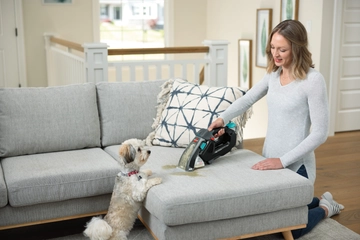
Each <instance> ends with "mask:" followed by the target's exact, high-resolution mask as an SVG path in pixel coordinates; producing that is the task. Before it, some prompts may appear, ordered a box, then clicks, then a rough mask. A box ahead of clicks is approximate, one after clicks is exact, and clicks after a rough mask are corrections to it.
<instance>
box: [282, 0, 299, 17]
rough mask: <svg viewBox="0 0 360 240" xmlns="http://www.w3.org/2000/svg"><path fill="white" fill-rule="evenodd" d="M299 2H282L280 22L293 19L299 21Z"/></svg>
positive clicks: (289, 0) (293, 0)
mask: <svg viewBox="0 0 360 240" xmlns="http://www.w3.org/2000/svg"><path fill="white" fill-rule="evenodd" d="M298 12H299V0H281V8H280V22H282V21H284V20H287V19H292V20H298Z"/></svg>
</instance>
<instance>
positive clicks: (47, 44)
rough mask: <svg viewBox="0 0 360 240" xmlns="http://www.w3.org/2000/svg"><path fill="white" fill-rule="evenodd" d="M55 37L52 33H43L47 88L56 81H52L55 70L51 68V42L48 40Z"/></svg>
mask: <svg viewBox="0 0 360 240" xmlns="http://www.w3.org/2000/svg"><path fill="white" fill-rule="evenodd" d="M53 36H55V34H53V33H44V40H45V59H46V74H47V84H48V86H52V85H53V84H54V83H55V82H56V79H54V77H53V76H54V72H55V71H56V69H55V68H54V67H53V62H52V58H51V52H50V47H51V41H50V38H51V37H53Z"/></svg>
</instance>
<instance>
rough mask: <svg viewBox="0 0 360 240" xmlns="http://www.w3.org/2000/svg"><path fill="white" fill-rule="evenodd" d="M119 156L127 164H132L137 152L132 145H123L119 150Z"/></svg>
mask: <svg viewBox="0 0 360 240" xmlns="http://www.w3.org/2000/svg"><path fill="white" fill-rule="evenodd" d="M119 155H120V156H122V157H123V158H124V159H125V161H126V163H131V162H133V161H134V159H135V155H136V150H135V148H134V147H133V146H132V145H131V144H122V145H121V146H120V149H119Z"/></svg>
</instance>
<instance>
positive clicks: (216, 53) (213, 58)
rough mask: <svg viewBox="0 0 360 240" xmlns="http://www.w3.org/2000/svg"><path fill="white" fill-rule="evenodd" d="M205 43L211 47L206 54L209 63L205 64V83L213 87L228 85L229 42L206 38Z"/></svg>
mask: <svg viewBox="0 0 360 240" xmlns="http://www.w3.org/2000/svg"><path fill="white" fill-rule="evenodd" d="M203 45H204V46H208V47H209V48H210V49H209V52H208V53H207V54H206V58H208V59H209V63H208V64H206V65H205V84H207V85H209V86H212V87H215V86H227V75H228V74H227V73H228V45H229V42H228V41H225V40H205V41H203Z"/></svg>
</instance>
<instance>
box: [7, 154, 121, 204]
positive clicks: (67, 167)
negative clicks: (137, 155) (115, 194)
mask: <svg viewBox="0 0 360 240" xmlns="http://www.w3.org/2000/svg"><path fill="white" fill-rule="evenodd" d="M1 164H2V166H3V170H4V177H5V180H6V183H7V187H8V195H9V196H8V197H9V203H10V205H11V206H13V207H20V206H28V205H32V204H38V203H47V202H57V201H63V200H68V199H74V198H83V197H91V196H97V195H102V194H107V193H111V192H112V190H113V187H114V182H115V176H116V175H117V173H118V172H119V171H120V167H119V165H118V163H117V162H116V161H115V160H114V159H113V158H112V157H111V156H110V155H108V154H107V153H106V152H104V151H103V150H102V149H100V148H90V149H83V150H73V151H64V152H54V153H41V154H34V155H26V156H17V157H9V158H4V159H2V161H1Z"/></svg>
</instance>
